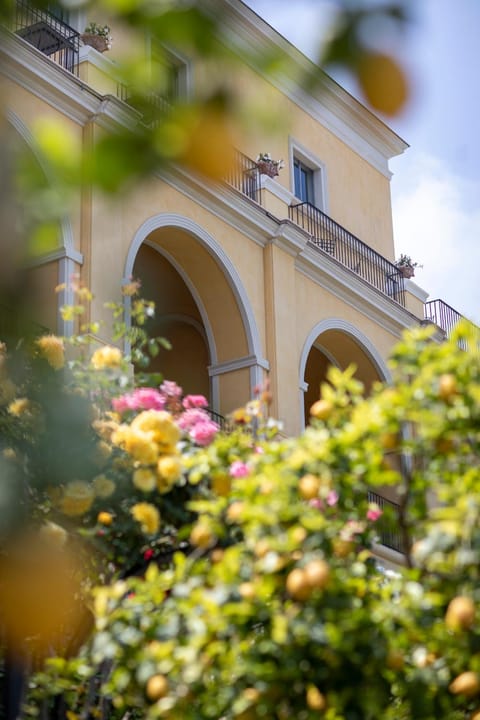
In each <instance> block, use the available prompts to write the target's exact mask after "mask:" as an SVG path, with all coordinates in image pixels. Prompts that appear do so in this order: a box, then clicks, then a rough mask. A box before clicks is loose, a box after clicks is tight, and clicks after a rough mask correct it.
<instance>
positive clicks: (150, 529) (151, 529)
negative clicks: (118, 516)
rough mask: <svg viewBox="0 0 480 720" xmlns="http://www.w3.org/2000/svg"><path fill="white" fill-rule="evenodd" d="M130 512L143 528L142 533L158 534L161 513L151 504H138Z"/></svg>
mask: <svg viewBox="0 0 480 720" xmlns="http://www.w3.org/2000/svg"><path fill="white" fill-rule="evenodd" d="M130 512H131V514H132V516H133V517H134V519H135V520H136V521H137V522H139V523H140V524H141V526H142V532H144V533H145V534H147V535H152V534H153V533H156V532H157V530H158V528H159V527H160V513H159V512H158V510H157V508H156V507H154V506H153V505H151V504H150V503H145V502H141V503H137V504H136V505H133V507H132V508H131V509H130Z"/></svg>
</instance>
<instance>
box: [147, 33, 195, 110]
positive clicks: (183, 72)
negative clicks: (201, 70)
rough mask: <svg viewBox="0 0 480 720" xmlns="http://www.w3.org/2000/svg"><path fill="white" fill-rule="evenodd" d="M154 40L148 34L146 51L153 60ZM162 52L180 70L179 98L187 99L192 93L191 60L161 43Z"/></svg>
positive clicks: (167, 60)
mask: <svg viewBox="0 0 480 720" xmlns="http://www.w3.org/2000/svg"><path fill="white" fill-rule="evenodd" d="M153 44H154V43H153V41H152V36H151V35H148V36H147V38H146V53H147V57H148V58H150V62H152V57H153V52H154V49H153ZM159 46H160V47H161V49H162V52H163V53H164V56H165V60H166V62H168V63H171V65H172V66H174V67H175V68H176V69H177V70H178V73H179V74H178V81H179V85H178V99H180V100H181V99H186V98H189V97H191V95H192V73H191V67H190V61H189V60H188V58H186V57H185V56H184V55H182V54H181V53H179V52H178V51H177V50H174V49H173V48H171V47H167V46H166V45H160V43H159Z"/></svg>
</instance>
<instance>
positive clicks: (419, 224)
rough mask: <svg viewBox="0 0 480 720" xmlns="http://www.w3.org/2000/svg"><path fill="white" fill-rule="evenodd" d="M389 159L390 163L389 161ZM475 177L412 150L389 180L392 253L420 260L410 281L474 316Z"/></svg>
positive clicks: (478, 251) (479, 315)
mask: <svg viewBox="0 0 480 720" xmlns="http://www.w3.org/2000/svg"><path fill="white" fill-rule="evenodd" d="M393 164H394V163H392V165H393ZM478 197H480V183H478V182H476V183H473V182H469V181H467V180H465V179H464V178H460V177H458V176H456V175H453V174H452V173H451V172H449V171H448V170H447V169H446V167H445V166H444V165H443V164H442V163H441V161H439V160H437V159H435V158H432V157H430V156H427V155H422V154H418V155H417V157H415V158H414V159H413V162H411V163H409V165H408V168H407V170H406V172H405V171H403V177H402V176H399V177H398V178H394V180H393V182H392V203H393V223H394V233H395V247H396V251H397V256H399V255H400V253H406V254H407V255H411V256H412V258H413V259H414V260H416V261H417V262H419V263H421V264H423V266H424V267H423V269H418V270H417V272H416V276H415V282H417V283H418V285H420V286H421V287H424V288H425V290H426V291H427V292H429V293H430V299H432V300H434V299H436V298H441V299H442V300H444V301H445V302H447V303H448V304H449V305H452V306H453V307H454V308H455V309H456V310H458V311H459V312H460V313H462V314H464V315H466V316H467V317H469V318H471V319H472V320H474V321H476V322H477V323H479V322H480V283H479V277H478V276H479V268H480V209H479V208H478V206H475V204H474V202H475V199H476V198H478Z"/></svg>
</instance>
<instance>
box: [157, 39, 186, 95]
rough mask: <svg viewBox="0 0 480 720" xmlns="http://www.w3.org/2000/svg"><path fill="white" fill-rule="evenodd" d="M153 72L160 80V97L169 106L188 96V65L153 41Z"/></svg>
mask: <svg viewBox="0 0 480 720" xmlns="http://www.w3.org/2000/svg"><path fill="white" fill-rule="evenodd" d="M151 61H152V71H153V73H154V76H155V77H157V78H158V82H159V86H160V88H159V92H158V95H159V96H160V97H161V98H163V100H164V101H165V102H166V103H167V104H169V103H172V102H174V101H175V100H178V99H180V98H183V97H185V96H186V94H187V80H188V78H187V63H186V62H185V61H184V60H183V59H181V58H180V57H178V56H177V55H174V54H173V53H172V52H170V51H168V50H166V49H165V48H164V47H162V46H161V45H160V44H159V43H157V42H155V41H153V40H152V51H151Z"/></svg>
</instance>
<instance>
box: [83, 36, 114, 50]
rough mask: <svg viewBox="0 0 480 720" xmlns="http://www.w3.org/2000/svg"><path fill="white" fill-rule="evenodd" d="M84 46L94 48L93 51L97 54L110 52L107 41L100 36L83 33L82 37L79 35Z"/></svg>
mask: <svg viewBox="0 0 480 720" xmlns="http://www.w3.org/2000/svg"><path fill="white" fill-rule="evenodd" d="M80 37H81V38H82V40H83V42H84V43H85V45H90V46H91V47H93V48H95V50H98V52H101V53H103V52H105V51H106V50H110V43H109V41H108V40H107V38H105V37H103V36H102V35H95V34H94V33H83V35H80Z"/></svg>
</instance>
